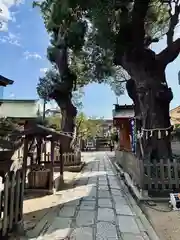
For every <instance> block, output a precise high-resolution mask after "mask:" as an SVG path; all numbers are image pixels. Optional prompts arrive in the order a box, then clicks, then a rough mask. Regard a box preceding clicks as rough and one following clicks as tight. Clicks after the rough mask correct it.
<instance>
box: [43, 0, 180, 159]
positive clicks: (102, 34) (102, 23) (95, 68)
mask: <svg viewBox="0 0 180 240" xmlns="http://www.w3.org/2000/svg"><path fill="white" fill-rule="evenodd" d="M40 7H41V11H42V13H43V17H44V21H45V25H46V28H47V30H48V31H49V32H50V33H51V34H52V45H53V46H54V47H53V49H52V48H51V54H50V55H49V56H51V60H53V61H55V62H56V65H57V66H58V68H59V72H60V74H61V78H62V80H61V81H62V82H63V84H64V85H66V86H67V85H68V87H66V92H68V91H67V89H72V88H73V81H72V80H75V75H74V74H72V72H71V71H69V68H68V67H67V62H68V61H67V59H68V58H67V54H66V53H67V49H70V50H71V51H72V52H73V54H74V55H75V56H76V57H78V58H80V59H81V61H82V62H83V64H84V65H83V66H85V70H86V67H87V68H88V69H91V71H89V70H88V71H87V72H88V74H87V76H88V77H89V78H88V81H89V80H90V81H99V82H103V81H104V82H106V81H109V80H110V79H112V80H113V78H110V76H113V74H114V73H116V75H117V73H118V71H119V72H121V71H122V69H123V70H125V71H126V72H127V74H128V75H129V76H130V80H129V81H128V83H127V90H128V93H129V96H130V97H131V98H132V99H133V101H134V103H135V112H136V116H137V117H138V119H139V122H140V124H141V127H142V129H144V131H143V133H144V134H143V135H142V139H141V140H142V142H143V148H144V151H143V157H144V158H151V159H152V158H156V159H160V158H169V157H171V147H170V134H169V131H170V118H169V103H170V101H171V100H172V98H173V94H172V92H171V89H170V88H168V85H167V82H166V77H165V69H166V66H167V65H168V64H169V63H170V62H172V61H174V60H175V59H176V57H177V56H178V54H179V50H180V39H177V40H175V41H174V40H173V35H174V29H175V27H176V26H177V24H178V18H179V12H180V6H179V0H166V1H165V0H134V1H133V0H103V1H102V0H87V1H82V0H61V1H60V0H59V1H57V0H44V1H42V2H41V3H40ZM164 34H166V35H167V47H166V48H165V49H164V50H163V51H161V52H160V53H159V54H155V52H154V51H153V50H151V49H150V47H149V46H150V45H151V43H152V42H157V41H158V40H159V39H160V38H161V37H162V35H164ZM80 50H81V51H80ZM79 51H80V52H79ZM62 56H64V57H62ZM82 56H84V59H86V60H85V61H84V60H83V57H82ZM65 63H66V64H65ZM65 66H66V68H65ZM63 69H66V71H65V70H63ZM67 69H68V70H67ZM62 73H63V74H62ZM63 76H66V77H63ZM115 85H116V82H115ZM55 92H57V91H55ZM66 96H67V95H66ZM57 101H58V99H57ZM67 102H68V101H67ZM68 103H69V102H68ZM69 105H71V104H69ZM69 105H67V103H66V106H69ZM66 109H71V108H68V107H67V108H66ZM71 110H72V109H71ZM66 111H67V110H66ZM72 112H73V111H71V114H69V115H73V114H72ZM74 115H75V111H74ZM147 130H149V131H147ZM151 130H155V131H153V132H152V131H151ZM161 130H162V131H161ZM166 130H167V131H168V134H167V131H166Z"/></svg>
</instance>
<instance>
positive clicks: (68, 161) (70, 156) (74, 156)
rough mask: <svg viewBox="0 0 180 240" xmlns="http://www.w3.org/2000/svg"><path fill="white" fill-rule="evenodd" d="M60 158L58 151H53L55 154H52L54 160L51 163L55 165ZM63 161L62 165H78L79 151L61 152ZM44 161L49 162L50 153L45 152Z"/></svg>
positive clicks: (79, 161)
mask: <svg viewBox="0 0 180 240" xmlns="http://www.w3.org/2000/svg"><path fill="white" fill-rule="evenodd" d="M60 159H61V156H60V154H59V151H58V150H57V151H55V154H54V162H53V164H54V165H56V164H59V162H60ZM62 159H63V163H64V166H65V167H66V166H76V165H79V164H80V163H81V152H80V151H78V152H75V153H74V152H72V153H64V154H63V158H62ZM44 161H45V162H46V163H48V162H51V154H50V153H46V154H45V156H44Z"/></svg>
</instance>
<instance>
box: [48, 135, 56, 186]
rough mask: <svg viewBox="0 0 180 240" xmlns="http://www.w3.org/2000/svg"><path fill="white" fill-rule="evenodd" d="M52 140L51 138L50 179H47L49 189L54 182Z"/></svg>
mask: <svg viewBox="0 0 180 240" xmlns="http://www.w3.org/2000/svg"><path fill="white" fill-rule="evenodd" d="M54 145H55V143H54V140H53V139H51V159H50V179H49V181H50V182H49V190H52V189H53V182H54Z"/></svg>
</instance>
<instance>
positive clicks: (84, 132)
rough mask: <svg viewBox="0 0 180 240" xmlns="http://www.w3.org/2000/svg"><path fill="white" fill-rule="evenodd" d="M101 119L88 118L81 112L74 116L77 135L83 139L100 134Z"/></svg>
mask: <svg viewBox="0 0 180 240" xmlns="http://www.w3.org/2000/svg"><path fill="white" fill-rule="evenodd" d="M102 123H103V120H102V119H96V118H93V117H92V118H88V117H87V116H86V115H85V114H84V113H83V112H81V113H79V114H78V116H77V117H76V126H77V135H78V136H81V137H82V138H83V139H87V138H93V137H96V136H98V135H100V134H101V127H102Z"/></svg>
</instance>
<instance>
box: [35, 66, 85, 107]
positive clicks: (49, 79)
mask: <svg viewBox="0 0 180 240" xmlns="http://www.w3.org/2000/svg"><path fill="white" fill-rule="evenodd" d="M59 83H61V78H60V75H59V73H58V71H57V70H56V69H55V68H52V69H50V70H49V71H47V72H46V73H45V75H44V77H41V78H39V82H38V85H37V93H38V95H39V97H40V98H41V99H44V100H46V101H50V100H51V97H50V96H51V93H52V92H53V89H54V87H55V86H58V84H59ZM77 84H78V81H77ZM83 94H84V93H83V90H82V88H81V87H78V90H77V91H74V92H73V99H72V101H73V103H74V105H75V106H76V108H77V109H78V110H80V109H81V108H82V97H83Z"/></svg>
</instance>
